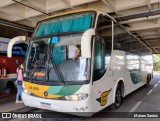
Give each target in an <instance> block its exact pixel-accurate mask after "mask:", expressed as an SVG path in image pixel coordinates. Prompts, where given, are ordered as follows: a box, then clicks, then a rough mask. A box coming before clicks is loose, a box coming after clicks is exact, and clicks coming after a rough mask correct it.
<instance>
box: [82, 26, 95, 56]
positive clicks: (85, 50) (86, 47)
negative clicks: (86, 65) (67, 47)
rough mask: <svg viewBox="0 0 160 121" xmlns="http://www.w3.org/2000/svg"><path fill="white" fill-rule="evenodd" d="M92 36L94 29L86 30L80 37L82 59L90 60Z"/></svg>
mask: <svg viewBox="0 0 160 121" xmlns="http://www.w3.org/2000/svg"><path fill="white" fill-rule="evenodd" d="M93 35H95V29H88V30H87V31H85V32H84V34H83V35H82V41H81V55H82V58H91V40H92V36H93Z"/></svg>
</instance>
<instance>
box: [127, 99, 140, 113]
mask: <svg viewBox="0 0 160 121" xmlns="http://www.w3.org/2000/svg"><path fill="white" fill-rule="evenodd" d="M141 103H142V101H139V102H137V103H136V104H135V105H134V107H133V108H132V109H131V110H130V111H129V112H134V111H135V110H136V109H137V108H138V107H139V105H140V104H141Z"/></svg>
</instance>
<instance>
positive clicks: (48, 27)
mask: <svg viewBox="0 0 160 121" xmlns="http://www.w3.org/2000/svg"><path fill="white" fill-rule="evenodd" d="M93 17H94V12H82V13H77V14H69V15H64V16H59V17H55V18H51V19H47V20H44V21H41V22H40V23H39V24H38V26H37V29H36V31H35V33H34V35H33V37H38V36H44V35H50V34H58V33H65V32H79V31H85V30H87V29H89V28H91V26H92V20H93Z"/></svg>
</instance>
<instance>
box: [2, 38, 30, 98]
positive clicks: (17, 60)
mask: <svg viewBox="0 0 160 121" xmlns="http://www.w3.org/2000/svg"><path fill="white" fill-rule="evenodd" d="M10 40H11V39H9V38H4V37H0V97H2V96H7V95H8V94H14V93H16V86H15V81H16V79H17V74H16V69H17V67H18V66H19V65H20V64H21V63H23V61H24V59H25V57H24V56H25V55H19V54H16V53H15V52H17V51H14V48H15V47H18V48H22V47H23V46H24V45H25V44H15V45H14V46H13V50H12V54H13V57H12V58H8V57H7V46H8V43H9V41H10ZM26 46H27V45H26Z"/></svg>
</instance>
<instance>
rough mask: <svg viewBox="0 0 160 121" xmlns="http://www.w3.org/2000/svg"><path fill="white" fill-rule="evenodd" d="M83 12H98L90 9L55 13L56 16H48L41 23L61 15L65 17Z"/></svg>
mask: <svg viewBox="0 0 160 121" xmlns="http://www.w3.org/2000/svg"><path fill="white" fill-rule="evenodd" d="M85 11H95V12H98V11H99V10H98V9H92V8H91V9H79V10H72V11H67V12H61V13H57V14H54V15H51V16H49V17H47V18H44V19H42V20H41V21H43V20H46V19H49V18H54V17H58V16H63V15H67V14H72V13H79V12H85Z"/></svg>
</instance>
